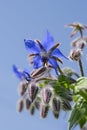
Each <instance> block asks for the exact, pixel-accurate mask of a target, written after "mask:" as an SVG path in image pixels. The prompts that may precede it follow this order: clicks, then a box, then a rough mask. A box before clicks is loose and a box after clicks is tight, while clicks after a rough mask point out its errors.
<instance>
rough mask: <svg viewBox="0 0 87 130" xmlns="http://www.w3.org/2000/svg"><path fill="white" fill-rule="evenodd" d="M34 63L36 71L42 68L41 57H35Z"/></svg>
mask: <svg viewBox="0 0 87 130" xmlns="http://www.w3.org/2000/svg"><path fill="white" fill-rule="evenodd" d="M33 62H34V69H38V68H40V67H41V66H42V60H41V57H40V56H35V57H34V61H33Z"/></svg>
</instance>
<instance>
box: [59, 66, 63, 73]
mask: <svg viewBox="0 0 87 130" xmlns="http://www.w3.org/2000/svg"><path fill="white" fill-rule="evenodd" d="M58 71H59V72H60V74H63V72H62V70H61V68H60V67H59V65H58Z"/></svg>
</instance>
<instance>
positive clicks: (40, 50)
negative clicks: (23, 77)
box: [24, 31, 68, 74]
mask: <svg viewBox="0 0 87 130" xmlns="http://www.w3.org/2000/svg"><path fill="white" fill-rule="evenodd" d="M24 42H25V46H26V48H27V49H28V50H29V52H30V57H32V56H33V62H32V63H33V66H34V69H37V68H40V67H41V66H44V65H48V63H49V64H50V65H52V67H53V68H54V69H55V71H56V73H57V74H58V72H57V68H58V62H57V61H59V62H60V63H62V61H61V59H60V58H62V57H64V58H66V59H68V58H67V57H65V56H64V55H63V54H62V52H61V51H60V50H59V49H58V48H57V47H58V46H59V43H56V44H55V43H54V38H53V37H52V36H51V35H50V33H49V32H48V31H47V35H46V38H45V39H44V41H42V42H40V41H39V40H36V41H33V40H24Z"/></svg>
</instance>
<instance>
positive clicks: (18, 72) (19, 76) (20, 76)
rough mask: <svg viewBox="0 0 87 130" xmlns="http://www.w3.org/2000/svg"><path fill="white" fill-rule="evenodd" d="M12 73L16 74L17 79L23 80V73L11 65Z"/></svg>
mask: <svg viewBox="0 0 87 130" xmlns="http://www.w3.org/2000/svg"><path fill="white" fill-rule="evenodd" d="M13 71H14V73H15V74H16V76H17V77H18V78H19V79H22V78H23V72H22V71H19V70H18V68H17V67H16V66H15V65H13Z"/></svg>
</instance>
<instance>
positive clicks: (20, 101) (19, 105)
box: [17, 99, 24, 112]
mask: <svg viewBox="0 0 87 130" xmlns="http://www.w3.org/2000/svg"><path fill="white" fill-rule="evenodd" d="M23 107H24V101H23V99H19V100H18V102H17V110H18V112H21V111H22V110H23Z"/></svg>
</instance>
